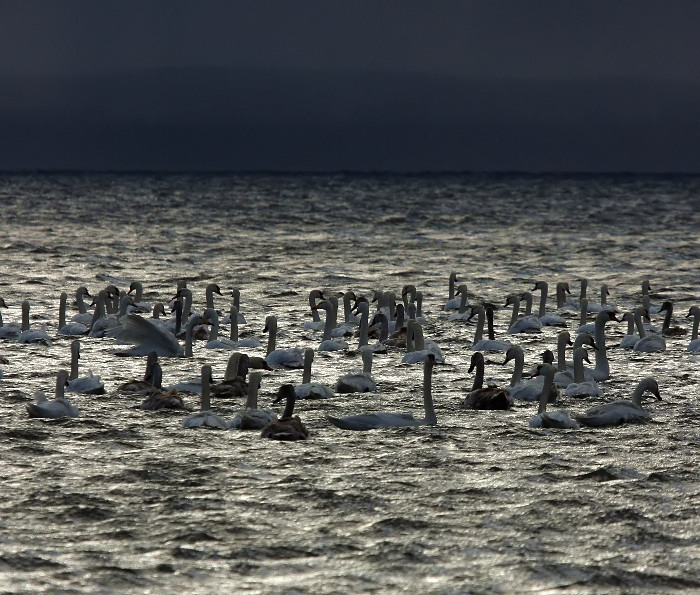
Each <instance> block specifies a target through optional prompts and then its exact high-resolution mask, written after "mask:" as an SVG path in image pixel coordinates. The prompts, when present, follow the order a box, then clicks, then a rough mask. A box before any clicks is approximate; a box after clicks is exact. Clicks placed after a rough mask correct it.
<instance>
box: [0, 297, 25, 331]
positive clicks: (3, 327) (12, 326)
mask: <svg viewBox="0 0 700 595" xmlns="http://www.w3.org/2000/svg"><path fill="white" fill-rule="evenodd" d="M0 308H7V304H6V303H5V300H4V299H3V298H1V297H0ZM21 332H22V328H21V327H20V325H18V324H16V323H14V322H11V323H9V324H4V323H3V321H2V312H0V339H16V338H17V337H19V334H20V333H21Z"/></svg>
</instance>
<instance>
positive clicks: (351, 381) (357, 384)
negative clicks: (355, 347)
mask: <svg viewBox="0 0 700 595" xmlns="http://www.w3.org/2000/svg"><path fill="white" fill-rule="evenodd" d="M361 353H362V364H363V367H362V371H361V372H348V373H347V374H344V375H343V376H341V377H340V378H338V381H337V382H336V383H335V391H336V392H338V393H366V392H376V390H377V383H376V382H375V381H374V378H372V360H373V359H374V353H373V352H372V351H370V350H365V351H362V352H361Z"/></svg>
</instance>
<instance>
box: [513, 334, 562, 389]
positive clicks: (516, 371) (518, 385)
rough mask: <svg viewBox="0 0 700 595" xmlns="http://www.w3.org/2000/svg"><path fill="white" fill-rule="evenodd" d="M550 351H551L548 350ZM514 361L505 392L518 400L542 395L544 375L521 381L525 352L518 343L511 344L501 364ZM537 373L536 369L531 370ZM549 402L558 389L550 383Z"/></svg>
mask: <svg viewBox="0 0 700 595" xmlns="http://www.w3.org/2000/svg"><path fill="white" fill-rule="evenodd" d="M550 353H551V351H550ZM511 360H514V361H515V367H514V368H513V375H512V376H511V379H510V386H507V387H506V392H507V393H508V394H509V395H510V396H511V397H512V398H513V399H518V400H520V401H537V400H539V398H540V396H541V395H542V387H543V386H544V376H536V377H534V378H531V379H530V380H527V381H525V382H523V380H522V374H523V368H524V367H525V354H524V352H523V348H522V347H520V345H513V346H512V347H511V348H510V349H509V350H508V351H507V352H506V359H505V361H504V362H503V364H504V365H505V364H507V363H508V362H509V361H511ZM533 373H534V374H536V373H537V370H535V371H534V372H533ZM549 393H550V394H549V402H550V403H551V402H554V401H556V400H557V397H558V396H559V391H558V390H557V386H556V384H554V383H552V384H551V385H550V390H549Z"/></svg>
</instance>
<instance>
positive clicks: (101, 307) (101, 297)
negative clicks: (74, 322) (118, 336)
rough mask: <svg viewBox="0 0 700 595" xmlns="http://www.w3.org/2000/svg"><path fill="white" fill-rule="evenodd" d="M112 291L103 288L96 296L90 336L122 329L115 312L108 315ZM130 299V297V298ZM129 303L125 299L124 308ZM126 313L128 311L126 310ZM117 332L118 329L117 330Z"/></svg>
mask: <svg viewBox="0 0 700 595" xmlns="http://www.w3.org/2000/svg"><path fill="white" fill-rule="evenodd" d="M111 295H112V294H111V293H110V291H109V290H107V289H101V290H100V291H99V292H98V293H97V297H96V298H95V311H94V312H93V314H92V320H91V322H90V332H89V333H88V335H89V336H90V337H100V338H101V337H104V336H105V334H106V333H107V332H108V331H109V330H110V329H120V328H121V326H120V324H119V320H118V318H117V316H115V315H114V314H110V315H107V303H108V302H109V301H110V300H111ZM129 299H130V298H129ZM127 305H128V303H127V300H125V301H124V308H126V306H127ZM124 314H126V312H124ZM115 332H117V331H115Z"/></svg>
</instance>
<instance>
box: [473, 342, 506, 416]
mask: <svg viewBox="0 0 700 595" xmlns="http://www.w3.org/2000/svg"><path fill="white" fill-rule="evenodd" d="M474 368H476V376H475V377H474V384H473V385H472V389H471V390H470V391H469V392H468V393H467V396H466V397H465V399H464V401H463V402H462V406H463V407H465V408H467V409H501V410H505V409H510V408H511V407H513V399H512V397H511V396H510V395H509V394H508V392H507V391H506V390H504V389H502V388H500V387H497V386H487V387H484V386H483V385H484V354H483V353H481V352H480V351H477V352H476V353H474V354H473V355H472V359H471V365H470V366H469V373H470V374H471V373H472V372H473V370H474Z"/></svg>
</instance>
